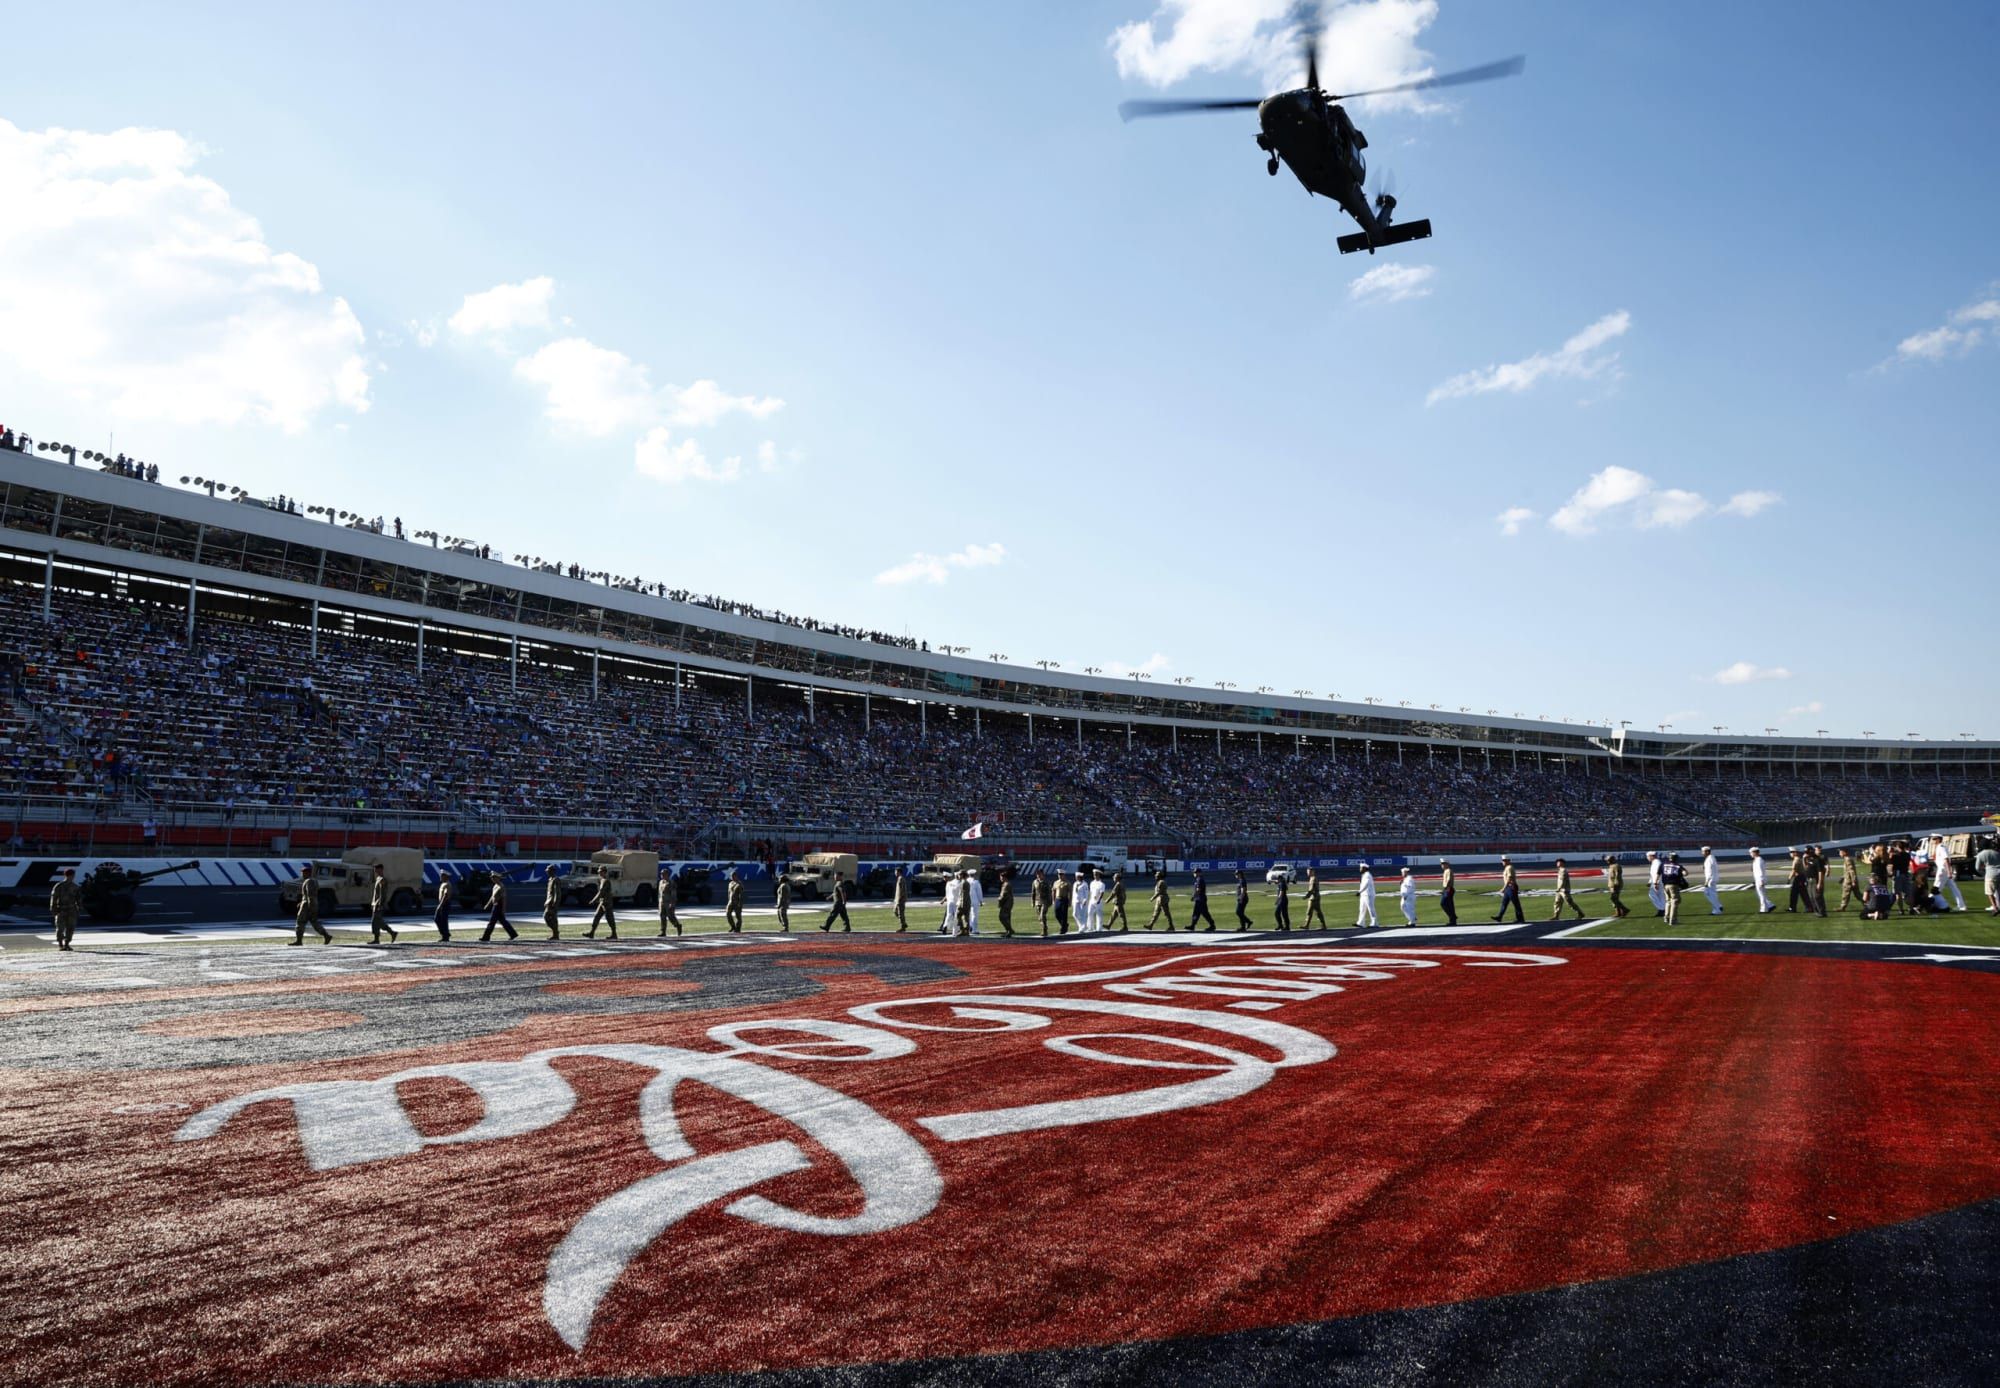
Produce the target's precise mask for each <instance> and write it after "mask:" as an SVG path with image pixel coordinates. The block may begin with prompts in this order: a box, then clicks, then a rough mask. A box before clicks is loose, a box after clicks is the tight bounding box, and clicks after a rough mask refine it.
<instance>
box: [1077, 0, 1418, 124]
mask: <svg viewBox="0 0 2000 1388" xmlns="http://www.w3.org/2000/svg"><path fill="white" fill-rule="evenodd" d="M1299 12H1300V7H1299V6H1298V5H1297V4H1296V3H1294V0H1161V3H1160V4H1159V7H1158V8H1157V9H1155V10H1154V11H1153V13H1152V15H1151V17H1149V18H1147V19H1142V20H1135V21H1134V22H1132V23H1130V24H1121V25H1120V26H1118V28H1117V29H1116V30H1114V31H1113V33H1112V35H1111V39H1110V46H1111V52H1112V55H1113V56H1114V57H1115V58H1116V59H1117V62H1118V71H1119V74H1120V75H1121V76H1124V77H1128V78H1132V79H1134V80H1136V81H1140V82H1145V83H1147V84H1149V85H1151V86H1154V87H1168V86H1172V85H1173V84H1174V83H1176V82H1179V81H1182V80H1183V79H1185V78H1188V77H1192V76H1194V75H1195V74H1197V73H1228V74H1232V75H1236V76H1240V77H1242V78H1244V79H1246V80H1248V81H1250V82H1252V83H1254V84H1255V85H1256V86H1258V87H1259V88H1261V90H1259V91H1257V92H1255V93H1254V95H1258V96H1262V95H1265V94H1266V93H1268V92H1273V91H1281V90H1285V89H1288V88H1292V87H1296V86H1299V85H1300V84H1301V83H1303V82H1304V81H1305V60H1304V57H1303V56H1302V45H1301V43H1300V36H1299V31H1298V15H1299ZM1436 18H1437V0H1349V3H1346V4H1340V5H1332V6H1328V7H1327V9H1326V11H1325V23H1326V29H1325V35H1324V37H1323V39H1322V41H1321V43H1320V57H1319V62H1320V72H1319V77H1320V85H1321V86H1323V87H1326V88H1327V89H1329V90H1331V91H1341V92H1345V91H1360V90H1363V89H1364V88H1370V87H1386V86H1393V85H1395V84H1396V83H1399V82H1407V81H1411V80H1413V79H1415V78H1418V77H1427V76H1429V75H1430V74H1431V73H1432V71H1433V69H1432V67H1431V66H1430V64H1429V61H1428V55H1427V54H1425V53H1424V51H1423V49H1422V48H1420V47H1419V46H1418V42H1417V40H1418V38H1419V37H1420V36H1421V35H1422V33H1423V31H1424V29H1426V28H1427V27H1428V26H1429V25H1430V24H1431V22H1432V21H1433V20H1435V19H1436ZM1361 104H1362V105H1363V106H1365V107H1368V108H1373V109H1382V108H1388V107H1402V108H1405V109H1412V110H1431V109H1436V107H1435V105H1434V103H1432V102H1429V101H1427V100H1426V99H1425V98H1424V96H1423V94H1422V93H1415V92H1404V93H1399V94H1397V95H1395V96H1386V97H1371V98H1368V99H1367V100H1366V101H1365V102H1363V103H1361Z"/></svg>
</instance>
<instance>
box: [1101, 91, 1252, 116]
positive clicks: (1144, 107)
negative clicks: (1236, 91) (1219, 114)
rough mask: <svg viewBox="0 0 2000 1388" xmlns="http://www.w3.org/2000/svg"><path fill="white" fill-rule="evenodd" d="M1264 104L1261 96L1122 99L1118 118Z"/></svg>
mask: <svg viewBox="0 0 2000 1388" xmlns="http://www.w3.org/2000/svg"><path fill="white" fill-rule="evenodd" d="M1263 104H1264V98H1262V97H1261V96H1253V97H1248V98H1245V99H1244V100H1241V101H1121V102H1119V103H1118V118H1119V119H1120V120H1128V121H1129V120H1136V119H1138V118H1139V117H1140V116H1181V115H1187V114H1189V113H1191V112H1194V111H1254V110H1256V109H1257V108H1258V107H1259V106H1261V105H1263Z"/></svg>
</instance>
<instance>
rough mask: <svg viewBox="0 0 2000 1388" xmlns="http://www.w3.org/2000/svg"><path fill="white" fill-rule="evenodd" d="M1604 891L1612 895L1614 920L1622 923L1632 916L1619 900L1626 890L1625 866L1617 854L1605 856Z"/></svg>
mask: <svg viewBox="0 0 2000 1388" xmlns="http://www.w3.org/2000/svg"><path fill="white" fill-rule="evenodd" d="M1604 890H1605V891H1607V892H1609V893H1610V894H1611V916H1612V919H1614V920H1621V921H1622V920H1624V919H1625V917H1627V916H1629V915H1631V914H1632V913H1631V912H1630V911H1628V910H1626V909H1625V903H1624V902H1622V901H1620V900H1619V899H1618V894H1619V893H1620V892H1622V891H1624V890H1625V865H1624V864H1623V863H1621V862H1619V861H1618V855H1617V854H1616V853H1607V854H1605V855H1604Z"/></svg>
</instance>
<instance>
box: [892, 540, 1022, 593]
mask: <svg viewBox="0 0 2000 1388" xmlns="http://www.w3.org/2000/svg"><path fill="white" fill-rule="evenodd" d="M1006 557H1007V549H1006V547H1005V546H1004V545H1000V544H986V545H967V546H966V547H965V548H964V549H961V550H959V551H957V552H956V553H953V554H921V553H920V554H913V555H911V556H910V557H909V558H908V559H907V560H905V561H904V562H903V563H901V564H898V565H896V566H895V567H894V568H889V569H884V570H883V571H882V572H881V573H879V574H876V575H875V581H876V582H877V583H887V584H896V583H915V582H918V581H920V580H921V581H922V582H925V583H943V582H944V581H945V580H946V579H948V578H950V577H951V575H952V572H953V571H954V570H957V569H983V568H988V567H990V566H992V565H994V564H998V563H999V562H1000V561H1001V560H1002V559H1004V558H1006Z"/></svg>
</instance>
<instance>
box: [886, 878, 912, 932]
mask: <svg viewBox="0 0 2000 1388" xmlns="http://www.w3.org/2000/svg"><path fill="white" fill-rule="evenodd" d="M891 904H892V905H894V906H895V908H896V933H897V934H898V935H900V934H902V933H903V932H904V931H905V930H908V929H909V928H910V918H909V916H908V915H907V914H906V913H907V912H908V910H909V906H910V879H909V875H908V874H907V873H905V872H904V871H903V870H902V869H901V868H897V869H896V893H895V897H894V899H893V901H892V903H891Z"/></svg>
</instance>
